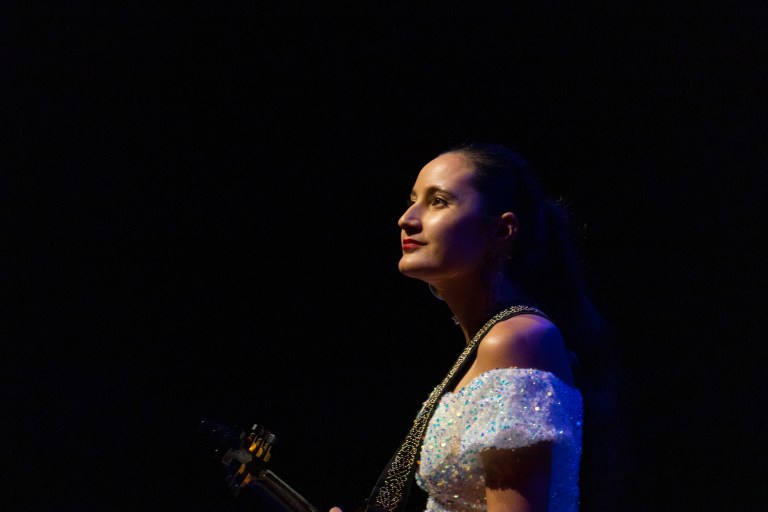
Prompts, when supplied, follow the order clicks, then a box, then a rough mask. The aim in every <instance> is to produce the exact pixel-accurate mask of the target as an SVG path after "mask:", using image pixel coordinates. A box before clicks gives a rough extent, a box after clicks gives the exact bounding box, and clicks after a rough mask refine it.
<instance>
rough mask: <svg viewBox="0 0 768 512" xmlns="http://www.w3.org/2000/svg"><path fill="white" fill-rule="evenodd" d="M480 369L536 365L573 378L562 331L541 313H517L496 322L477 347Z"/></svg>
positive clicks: (532, 366)
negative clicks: (539, 314)
mask: <svg viewBox="0 0 768 512" xmlns="http://www.w3.org/2000/svg"><path fill="white" fill-rule="evenodd" d="M475 363H476V366H477V368H476V370H477V371H478V373H482V372H483V371H487V370H491V369H495V368H507V367H518V368H536V369H539V370H545V371H549V372H552V373H554V374H555V375H557V376H558V377H560V378H561V379H563V380H565V381H566V382H570V381H571V375H570V368H569V364H568V356H567V351H566V349H565V342H564V340H563V336H562V333H561V332H560V329H558V328H557V326H556V325H555V324H554V323H552V322H551V321H550V320H548V319H546V318H544V317H542V316H538V315H518V316H514V317H512V318H509V319H507V320H504V321H502V322H499V323H497V324H496V325H494V326H493V328H492V329H491V330H490V331H488V334H486V336H485V338H483V340H482V341H481V342H480V345H479V346H478V349H477V359H476V361H475Z"/></svg>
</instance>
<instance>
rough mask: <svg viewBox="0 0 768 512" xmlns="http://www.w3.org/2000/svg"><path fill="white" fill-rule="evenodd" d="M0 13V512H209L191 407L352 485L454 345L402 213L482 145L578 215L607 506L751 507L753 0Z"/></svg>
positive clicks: (98, 7) (757, 442)
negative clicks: (528, 164) (252, 431)
mask: <svg viewBox="0 0 768 512" xmlns="http://www.w3.org/2000/svg"><path fill="white" fill-rule="evenodd" d="M10 4H11V5H9V6H6V8H5V9H4V14H3V18H4V21H5V24H6V29H5V31H4V32H5V34H6V37H5V38H4V40H5V44H4V45H3V46H4V48H3V50H2V52H3V53H2V56H3V65H2V67H3V72H2V75H3V84H4V85H3V92H2V96H3V105H4V109H3V110H4V112H5V113H4V114H3V125H4V128H5V129H6V132H7V135H6V136H5V137H4V144H3V146H4V149H3V156H4V161H5V163H4V164H3V166H2V167H3V169H2V183H1V186H2V194H3V201H2V220H3V228H2V237H3V244H4V250H3V255H4V262H5V265H4V269H3V270H4V272H3V283H4V284H3V286H2V288H3V307H2V338H3V340H2V349H1V350H2V354H0V355H1V356H2V365H3V371H2V391H3V409H2V413H1V415H2V420H0V421H1V425H2V446H3V461H4V464H3V465H2V470H1V471H2V493H3V495H2V503H3V505H2V507H1V508H2V509H3V510H7V511H27V510H56V511H70V510H72V511H75V510H78V511H79V510H115V511H134V510H136V511H139V510H142V511H143V510H168V511H182V510H183V511H201V512H202V511H205V512H215V511H220V510H222V503H223V502H222V495H221V493H220V492H219V491H220V488H219V485H218V484H219V483H220V482H219V481H218V480H217V479H216V478H215V477H216V475H214V474H213V473H212V472H211V471H210V467H209V463H210V461H209V460H207V459H205V460H204V457H203V454H202V453H201V452H200V450H199V449H198V448H199V447H198V445H197V444H196V442H197V438H196V434H195V429H196V426H197V422H198V421H200V420H201V419H204V418H208V419H218V420H221V421H225V422H230V423H239V424H246V425H247V424H249V423H251V422H257V423H261V424H263V425H265V426H267V427H268V428H270V429H271V430H272V431H274V432H275V433H276V434H277V435H278V436H279V444H278V445H277V446H276V447H275V451H274V456H273V459H272V461H271V462H270V464H271V466H272V468H273V469H274V470H275V472H277V473H278V474H279V475H280V476H281V477H283V478H284V479H285V480H287V481H288V482H289V483H290V484H292V485H293V486H294V487H295V488H297V489H298V490H299V491H301V492H302V493H303V494H304V495H305V496H306V497H307V498H309V499H310V500H311V501H312V502H313V503H314V504H315V505H316V506H318V508H319V509H321V510H327V508H328V507H330V506H332V505H341V506H342V507H344V508H345V510H348V511H351V510H352V509H353V508H354V507H356V506H357V505H359V504H360V503H361V502H362V500H363V499H364V498H365V497H366V495H367V494H368V492H369V490H370V488H371V486H372V485H373V483H374V482H375V480H376V477H377V476H378V474H379V471H380V470H381V469H382V467H383V465H384V464H385V463H386V461H387V460H388V458H389V456H390V454H391V453H392V451H393V450H394V448H395V447H396V446H397V443H398V442H399V441H400V438H401V437H402V435H403V434H404V433H405V431H406V429H407V428H408V426H409V424H410V422H411V419H412V417H413V415H414V414H415V412H416V410H417V409H418V407H419V406H420V404H421V402H422V401H423V400H424V399H425V398H426V395H427V393H428V392H429V391H430V390H431V389H432V387H433V386H434V385H435V384H436V382H437V381H438V379H440V378H441V377H442V375H443V374H444V372H445V371H446V369H447V366H448V365H449V364H450V362H451V361H452V360H453V359H454V357H455V355H456V354H457V353H458V351H459V350H460V349H461V346H462V339H461V336H460V333H459V332H458V330H457V329H456V328H455V326H453V325H452V323H451V320H450V313H449V312H448V311H447V309H446V308H445V306H444V305H443V304H441V303H439V302H437V301H436V300H435V299H434V298H432V297H431V295H430V294H429V292H428V290H427V288H426V286H425V285H423V284H422V283H420V282H414V281H410V280H408V279H406V278H405V277H402V276H401V275H399V273H398V272H397V261H398V258H399V238H398V237H399V235H398V228H397V224H396V221H397V218H398V216H399V214H400V213H401V211H402V210H403V208H404V205H405V199H406V197H407V193H408V191H409V189H410V186H411V184H412V182H413V179H414V178H415V176H416V173H417V172H418V170H419V168H420V167H421V166H422V165H423V164H424V163H426V162H427V161H428V160H429V159H431V158H432V157H433V156H434V155H435V154H436V153H437V152H438V151H439V150H442V149H444V148H446V147H447V146H450V145H452V144H454V143H457V142H460V141H462V140H464V139H468V138H485V139H489V140H493V141H497V142H501V143H504V144H508V145H511V146H514V147H516V148H517V149H519V150H520V151H521V152H522V153H523V154H525V155H526V156H527V157H528V158H529V159H530V160H531V161H532V162H533V164H534V166H535V167H536V168H537V169H538V170H539V172H540V174H541V175H542V177H543V179H544V181H545V183H546V185H547V187H548V188H549V189H550V190H551V191H552V192H553V194H555V195H558V196H561V197H563V198H565V199H566V201H567V202H568V204H569V205H570V207H571V209H572V210H573V212H574V213H575V215H577V216H578V218H580V219H581V221H582V222H583V224H584V225H585V226H586V230H585V237H584V239H583V242H582V250H583V252H584V255H585V258H586V261H587V263H588V266H587V269H588V273H589V279H590V282H591V284H592V288H593V290H594V296H595V299H596V301H597V303H598V304H599V305H600V307H601V308H602V310H603V311H604V313H605V314H606V316H607V318H608V319H609V321H610V322H611V324H612V325H613V327H614V330H615V332H616V338H615V345H616V349H617V352H618V355H619V360H620V364H621V369H622V375H623V383H624V386H623V387H622V406H623V410H624V413H625V419H626V425H627V431H628V434H627V436H628V445H629V447H630V452H631V453H630V455H629V457H628V462H627V463H626V465H627V468H626V469H627V475H628V476H627V478H626V480H625V482H624V484H623V486H622V489H621V494H622V497H623V498H622V499H623V502H624V504H623V505H622V510H629V511H635V510H637V511H645V510H765V508H766V501H767V500H766V491H765V488H766V487H765V475H766V471H765V469H766V467H765V463H764V459H765V455H766V451H765V448H766V442H765V439H766V436H765V434H764V431H765V428H766V426H767V425H766V413H765V406H766V403H765V399H764V396H765V395H764V393H765V389H766V384H768V379H767V378H766V370H765V367H766V362H767V361H766V350H765V332H766V329H765V327H766V326H765V313H764V306H765V300H764V296H765V287H766V273H765V271H764V269H763V266H764V262H765V258H764V257H763V256H762V255H761V254H760V250H761V249H760V248H761V242H762V243H765V242H766V238H767V237H766V229H765V221H766V216H765V213H764V210H765V204H766V194H765V171H766V168H765V167H766V165H765V164H766V158H765V157H766V150H765V148H766V124H765V119H766V117H765V116H766V111H765V108H764V107H765V104H764V99H765V90H766V85H767V84H766V68H765V62H766V57H767V55H766V37H765V30H764V27H765V26H766V22H768V19H766V10H765V8H764V7H755V6H753V5H750V4H749V3H732V4H731V3H729V4H727V5H726V3H718V2H699V3H696V4H695V5H683V4H675V3H668V2H650V3H649V2H640V3H637V5H631V4H629V3H626V4H625V3H623V2H617V3H610V2H609V3H602V4H601V5H592V6H590V7H585V6H582V5H578V3H571V2H543V3H542V2H536V3H535V6H534V5H533V4H534V3H517V2H489V3H481V4H476V5H471V6H470V4H469V3H461V2H428V3H426V4H423V5H420V6H416V5H411V6H402V5H394V4H390V3H376V4H374V3H367V4H360V3H354V2H332V3H330V4H328V3H327V2H317V3H314V5H303V4H300V3H283V2H280V3H278V2H274V3H264V2H224V3H220V2H219V3H216V4H213V3H210V4H201V3H199V2H192V3H181V4H179V5H169V4H162V3H160V4H151V5H140V4H138V3H125V4H123V5H121V6H116V5H114V4H112V3H105V4H103V5H102V4H100V3H88V4H85V3H72V2H63V3H51V4H48V5H33V4H30V3H28V2H11V3H10ZM75 4H76V5H75Z"/></svg>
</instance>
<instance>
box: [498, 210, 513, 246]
mask: <svg viewBox="0 0 768 512" xmlns="http://www.w3.org/2000/svg"><path fill="white" fill-rule="evenodd" d="M517 228H518V224H517V216H516V215H515V214H514V213H512V212H504V213H502V214H501V217H499V222H498V226H497V231H496V235H497V236H498V237H499V241H500V242H504V243H508V244H509V243H512V241H513V240H514V239H515V237H516V236H517Z"/></svg>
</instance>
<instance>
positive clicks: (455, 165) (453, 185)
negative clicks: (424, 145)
mask: <svg viewBox="0 0 768 512" xmlns="http://www.w3.org/2000/svg"><path fill="white" fill-rule="evenodd" d="M472 175H473V167H472V165H471V164H470V163H469V161H468V160H467V159H466V158H464V157H463V156H462V155H460V154H458V153H446V154H443V155H440V156H438V157H437V158H435V159H434V160H431V161H430V162H428V163H427V164H426V165H425V166H424V167H422V168H421V171H419V175H418V177H417V178H416V183H415V185H414V187H413V188H414V191H415V192H418V191H419V190H421V189H424V190H426V189H429V188H438V189H442V190H448V191H457V192H458V191H461V190H466V189H468V188H469V189H474V187H472V183H471V180H472Z"/></svg>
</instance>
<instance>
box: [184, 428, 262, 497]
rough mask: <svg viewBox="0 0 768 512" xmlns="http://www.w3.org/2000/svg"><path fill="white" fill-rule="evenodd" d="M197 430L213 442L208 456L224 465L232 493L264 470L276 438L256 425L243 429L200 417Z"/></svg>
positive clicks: (238, 490)
mask: <svg viewBox="0 0 768 512" xmlns="http://www.w3.org/2000/svg"><path fill="white" fill-rule="evenodd" d="M197 431H198V434H200V435H201V436H202V437H203V438H204V439H206V440H208V441H210V442H212V444H213V445H214V447H213V453H212V456H213V457H214V458H216V459H219V460H220V462H221V464H223V465H224V467H225V472H226V476H225V478H224V480H225V482H226V484H227V486H228V487H229V489H230V490H231V492H232V494H234V495H235V496H237V494H238V493H239V492H240V489H242V488H243V487H245V486H247V485H248V484H249V483H250V482H251V480H253V479H254V478H256V477H257V476H258V475H259V474H260V473H261V472H262V471H264V469H265V467H266V464H267V462H269V459H270V458H271V457H272V447H273V446H274V444H275V441H276V440H277V437H276V436H275V435H274V434H273V433H272V432H270V431H269V430H267V429H266V428H265V427H263V426H261V425H258V424H254V425H253V426H252V427H251V428H250V429H248V430H245V429H242V428H240V427H237V426H234V427H230V426H228V425H225V424H222V423H218V422H214V421H208V420H203V421H201V422H200V425H199V426H198V429H197Z"/></svg>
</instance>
